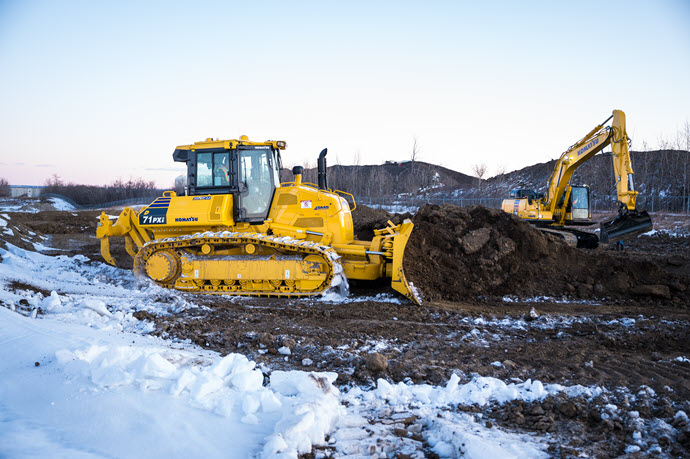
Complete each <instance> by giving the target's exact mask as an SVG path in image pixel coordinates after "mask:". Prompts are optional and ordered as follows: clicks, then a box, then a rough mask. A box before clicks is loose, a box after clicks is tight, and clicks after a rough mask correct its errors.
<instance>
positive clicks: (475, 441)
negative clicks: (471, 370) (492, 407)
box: [333, 375, 603, 458]
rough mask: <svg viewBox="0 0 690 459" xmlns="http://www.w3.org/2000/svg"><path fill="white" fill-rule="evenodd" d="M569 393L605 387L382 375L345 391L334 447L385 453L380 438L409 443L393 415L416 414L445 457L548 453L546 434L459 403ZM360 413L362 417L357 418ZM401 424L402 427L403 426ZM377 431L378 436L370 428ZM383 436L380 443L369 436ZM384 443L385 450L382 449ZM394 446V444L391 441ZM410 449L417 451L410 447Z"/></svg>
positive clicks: (421, 427) (421, 428)
mask: <svg viewBox="0 0 690 459" xmlns="http://www.w3.org/2000/svg"><path fill="white" fill-rule="evenodd" d="M561 392H562V393H565V394H566V395H567V396H568V397H576V396H584V397H586V398H592V397H596V396H598V395H599V394H601V393H602V392H603V389H601V388H600V387H593V388H590V387H583V386H579V385H577V386H568V387H566V386H561V385H559V384H546V385H544V384H543V383H541V382H540V381H531V380H527V381H524V382H522V383H510V384H508V383H505V382H504V381H501V380H499V379H496V378H488V377H481V376H475V377H474V378H473V379H472V380H470V381H469V382H467V383H466V384H460V378H459V377H458V376H457V375H453V376H452V377H451V378H450V380H449V381H448V383H447V384H446V385H445V386H431V385H428V384H418V385H408V384H405V383H403V382H400V383H398V384H391V383H389V382H387V381H386V380H383V379H379V380H378V381H377V385H376V388H375V389H373V390H363V389H362V388H359V387H355V388H353V389H352V390H350V391H349V392H347V393H346V394H344V395H343V397H342V398H343V400H345V402H346V403H347V405H348V406H350V407H351V408H350V409H349V410H348V411H349V417H348V422H349V424H348V426H347V428H345V429H344V428H343V427H344V426H340V428H339V429H338V430H337V431H336V432H335V433H334V434H333V438H335V439H336V443H335V446H336V447H337V449H338V451H340V452H342V453H344V454H363V453H365V452H366V453H368V454H372V453H375V452H378V453H385V447H383V448H382V447H381V443H384V444H385V443H386V442H381V441H380V439H381V438H386V435H388V439H387V442H389V443H396V442H397V443H398V444H397V445H396V448H403V450H404V448H405V445H404V443H403V444H400V442H402V441H403V440H404V438H403V439H400V438H398V437H397V436H392V435H391V434H390V433H389V432H390V430H391V429H392V428H396V424H395V423H393V424H391V421H390V418H391V417H393V418H395V415H396V414H398V416H397V417H398V418H404V417H414V418H416V419H417V421H416V422H417V427H418V428H417V430H418V431H420V432H422V435H423V437H424V439H425V440H426V442H427V443H428V444H429V445H430V446H431V449H432V451H434V453H436V454H438V455H439V456H440V457H460V456H462V457H471V458H495V457H546V456H547V455H546V453H544V448H546V446H547V445H546V444H545V443H544V439H540V438H535V437H533V436H530V435H527V434H515V433H509V432H505V431H502V430H500V429H489V428H486V427H485V426H484V425H483V424H482V423H480V422H479V421H478V419H476V418H475V416H479V417H481V415H480V414H477V415H470V414H466V413H462V412H456V410H454V409H453V407H454V406H457V405H479V406H485V405H487V404H489V403H500V404H502V403H506V402H510V401H513V400H524V401H527V402H533V401H536V400H542V399H543V398H545V397H546V396H548V395H553V394H557V393H561ZM357 416H360V422H357V421H356V420H353V419H356V417H357ZM403 427H404V425H402V424H400V425H399V427H398V428H403ZM371 431H374V435H371V434H370V432H371ZM370 438H374V439H378V443H377V442H373V441H371V440H369V439H370ZM380 448H382V449H381V450H380V451H379V449H380ZM389 448H391V447H390V446H389ZM407 454H411V455H414V454H413V451H408V452H407Z"/></svg>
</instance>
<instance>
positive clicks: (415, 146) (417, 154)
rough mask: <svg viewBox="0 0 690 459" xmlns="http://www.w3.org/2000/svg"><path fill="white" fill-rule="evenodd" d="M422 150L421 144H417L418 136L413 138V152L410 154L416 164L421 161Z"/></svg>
mask: <svg viewBox="0 0 690 459" xmlns="http://www.w3.org/2000/svg"><path fill="white" fill-rule="evenodd" d="M420 153H421V149H420V147H419V142H417V136H414V137H412V151H411V152H410V159H411V160H412V162H415V161H417V160H418V159H419V157H420Z"/></svg>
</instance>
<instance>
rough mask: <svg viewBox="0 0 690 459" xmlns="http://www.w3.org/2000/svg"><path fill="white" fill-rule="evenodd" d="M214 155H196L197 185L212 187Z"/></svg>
mask: <svg viewBox="0 0 690 459" xmlns="http://www.w3.org/2000/svg"><path fill="white" fill-rule="evenodd" d="M212 171H213V153H198V154H197V155H196V185H197V186H212V185H213V178H212V176H211V172H212Z"/></svg>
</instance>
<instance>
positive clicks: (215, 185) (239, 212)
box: [173, 139, 284, 223]
mask: <svg viewBox="0 0 690 459" xmlns="http://www.w3.org/2000/svg"><path fill="white" fill-rule="evenodd" d="M273 143H276V144H277V143H278V142H267V144H252V143H251V142H246V143H245V142H242V141H229V142H228V141H226V142H217V141H211V140H210V139H209V141H207V142H199V143H197V144H194V145H189V146H183V147H178V148H177V149H176V150H175V152H174V153H173V159H174V160H175V161H177V162H185V163H186V164H187V189H186V193H187V195H188V196H205V195H216V194H232V195H233V199H234V208H235V220H236V221H238V222H249V223H260V222H263V221H264V220H265V219H266V218H267V216H268V213H269V210H270V207H271V201H272V199H273V195H274V194H275V193H274V192H275V189H276V187H279V186H280V179H279V177H280V176H279V174H280V167H281V164H280V163H281V161H280V149H279V148H276V146H274V145H273ZM278 146H279V147H282V148H284V143H282V142H281V144H280V145H278ZM185 147H187V148H185Z"/></svg>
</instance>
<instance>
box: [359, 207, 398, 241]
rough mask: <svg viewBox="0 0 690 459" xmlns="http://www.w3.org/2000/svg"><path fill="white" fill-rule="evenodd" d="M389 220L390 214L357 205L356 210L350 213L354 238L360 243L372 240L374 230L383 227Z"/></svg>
mask: <svg viewBox="0 0 690 459" xmlns="http://www.w3.org/2000/svg"><path fill="white" fill-rule="evenodd" d="M390 218H391V214H389V213H388V212H386V211H385V210H381V209H372V208H371V207H368V206H365V205H362V204H357V208H356V209H355V210H354V211H353V212H352V223H353V225H354V230H355V237H356V238H357V239H359V240H360V241H371V240H372V239H373V238H374V230H375V229H378V228H380V227H382V225H385V223H386V221H388V220H390Z"/></svg>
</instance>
